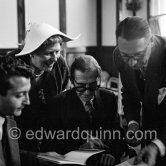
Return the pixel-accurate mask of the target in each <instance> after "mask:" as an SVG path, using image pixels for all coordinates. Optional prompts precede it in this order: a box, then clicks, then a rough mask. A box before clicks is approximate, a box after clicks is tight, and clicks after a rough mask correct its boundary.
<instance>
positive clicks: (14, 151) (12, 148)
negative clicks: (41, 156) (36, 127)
mask: <svg viewBox="0 0 166 166" xmlns="http://www.w3.org/2000/svg"><path fill="white" fill-rule="evenodd" d="M6 120H7V124H6V128H7V141H8V145H9V153H10V157H11V163H12V166H20V165H21V164H20V163H21V162H20V153H19V145H18V140H17V139H14V138H13V139H12V138H11V137H10V135H9V132H10V131H11V129H12V128H14V127H17V126H16V122H15V120H14V118H13V117H10V116H8V117H7V118H6ZM15 134H17V133H15Z"/></svg>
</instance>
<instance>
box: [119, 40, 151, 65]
mask: <svg viewBox="0 0 166 166" xmlns="http://www.w3.org/2000/svg"><path fill="white" fill-rule="evenodd" d="M149 44H150V42H148V44H147V46H146V47H145V49H144V50H143V51H140V52H137V53H135V54H133V56H129V55H128V54H126V55H124V54H125V53H122V52H121V51H120V50H119V48H118V50H119V52H120V55H121V57H122V59H123V60H124V61H125V62H127V63H128V62H129V61H130V60H131V59H132V60H136V61H139V60H141V59H143V58H144V56H146V52H147V49H148V47H149ZM140 53H141V54H142V55H141V56H140V55H139V56H135V55H137V54H140ZM122 54H123V55H122ZM126 58H127V59H126Z"/></svg>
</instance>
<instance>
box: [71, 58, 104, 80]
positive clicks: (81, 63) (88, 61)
mask: <svg viewBox="0 0 166 166" xmlns="http://www.w3.org/2000/svg"><path fill="white" fill-rule="evenodd" d="M75 70H80V71H81V72H83V73H84V72H89V71H97V73H98V77H100V74H101V67H100V66H99V64H98V62H97V61H96V59H95V58H94V57H92V56H91V55H80V56H78V57H76V58H75V60H74V62H73V63H72V65H71V68H70V78H71V80H74V72H75Z"/></svg>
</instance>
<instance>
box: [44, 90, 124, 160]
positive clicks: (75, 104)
mask: <svg viewBox="0 0 166 166" xmlns="http://www.w3.org/2000/svg"><path fill="white" fill-rule="evenodd" d="M93 104H94V108H95V110H94V111H93V112H92V121H91V119H90V118H89V115H88V113H87V112H85V108H84V106H83V103H82V102H81V100H80V99H79V98H78V96H77V94H76V91H75V89H74V88H73V89H70V90H67V91H65V92H63V93H61V94H60V95H58V96H56V97H55V98H54V99H53V101H52V103H51V105H50V110H49V112H50V120H49V122H48V123H47V124H49V126H47V129H49V130H50V129H52V131H55V130H56V131H57V135H56V138H55V139H54V140H52V143H51V142H49V141H48V140H47V143H48V142H49V144H46V145H45V146H44V145H43V151H56V152H58V153H61V154H64V153H66V152H69V151H71V150H74V149H77V148H79V147H80V145H82V144H84V143H85V142H86V138H87V135H86V132H88V131H91V132H92V133H91V134H92V135H93V136H97V137H98V138H101V139H102V140H104V141H105V142H106V143H108V142H109V143H108V144H109V146H110V149H111V150H113V152H112V151H111V153H112V154H114V156H115V157H117V158H118V159H119V158H120V156H121V155H122V154H123V152H124V149H125V148H126V147H125V144H124V142H123V141H122V140H121V139H122V135H120V136H121V138H117V137H116V136H113V130H118V131H119V132H122V130H121V128H120V124H119V119H118V114H117V100H116V97H115V95H114V94H113V93H112V92H110V91H108V90H106V89H102V88H100V89H99V90H97V91H96V92H95V96H94V100H93ZM108 130H109V131H110V133H111V134H112V135H111V137H109V138H108V135H107V136H106V137H104V135H102V132H103V131H108ZM58 131H63V132H64V133H63V132H62V133H61V132H58ZM67 132H69V134H68V135H67ZM72 132H73V133H72ZM97 132H98V135H97V134H96V133H97ZM58 133H59V135H58ZM60 133H61V134H64V135H63V136H64V137H62V135H60ZM71 133H72V134H73V135H72V134H71ZM99 133H101V136H102V137H100V135H99ZM121 134H122V133H121ZM113 137H114V138H113ZM58 139H59V140H58ZM108 140H109V141H108ZM107 141H108V142H107Z"/></svg>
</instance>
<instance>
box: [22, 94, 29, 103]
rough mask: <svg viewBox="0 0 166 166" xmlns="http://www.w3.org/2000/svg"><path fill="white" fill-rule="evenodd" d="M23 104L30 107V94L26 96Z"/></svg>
mask: <svg viewBox="0 0 166 166" xmlns="http://www.w3.org/2000/svg"><path fill="white" fill-rule="evenodd" d="M23 103H24V104H25V105H30V99H29V94H28V93H27V94H25V98H24V101H23Z"/></svg>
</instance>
